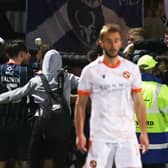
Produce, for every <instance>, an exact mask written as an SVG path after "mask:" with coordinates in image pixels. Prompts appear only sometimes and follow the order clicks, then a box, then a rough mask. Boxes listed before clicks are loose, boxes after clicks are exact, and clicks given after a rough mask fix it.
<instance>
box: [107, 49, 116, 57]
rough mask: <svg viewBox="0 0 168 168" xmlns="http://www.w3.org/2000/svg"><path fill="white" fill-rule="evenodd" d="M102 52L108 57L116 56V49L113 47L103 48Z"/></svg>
mask: <svg viewBox="0 0 168 168" xmlns="http://www.w3.org/2000/svg"><path fill="white" fill-rule="evenodd" d="M104 54H105V55H106V56H107V57H109V58H115V57H117V56H118V50H116V49H113V50H106V49H104Z"/></svg>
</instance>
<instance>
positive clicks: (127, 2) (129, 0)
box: [119, 0, 141, 6]
mask: <svg viewBox="0 0 168 168" xmlns="http://www.w3.org/2000/svg"><path fill="white" fill-rule="evenodd" d="M139 2H141V0H119V3H120V5H121V6H133V5H137V4H138V3H139Z"/></svg>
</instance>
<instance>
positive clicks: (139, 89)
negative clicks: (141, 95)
mask: <svg viewBox="0 0 168 168" xmlns="http://www.w3.org/2000/svg"><path fill="white" fill-rule="evenodd" d="M131 91H132V92H141V91H142V88H133V89H132V90H131Z"/></svg>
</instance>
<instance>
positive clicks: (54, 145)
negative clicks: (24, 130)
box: [29, 119, 69, 168]
mask: <svg viewBox="0 0 168 168" xmlns="http://www.w3.org/2000/svg"><path fill="white" fill-rule="evenodd" d="M48 122H50V121H48ZM53 129H54V128H53ZM45 131H46V130H45ZM68 150H69V144H68V142H61V141H58V140H57V139H55V138H54V137H46V136H45V132H44V125H43V122H42V121H41V120H40V119H36V122H35V124H34V128H33V133H32V139H31V143H30V155H29V165H30V168H37V167H38V168H41V167H42V165H43V161H44V160H50V159H51V160H53V161H54V162H55V165H56V166H55V167H56V168H68V166H67V165H68Z"/></svg>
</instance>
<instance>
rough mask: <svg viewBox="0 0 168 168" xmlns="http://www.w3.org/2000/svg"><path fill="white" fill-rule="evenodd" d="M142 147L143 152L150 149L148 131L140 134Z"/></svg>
mask: <svg viewBox="0 0 168 168" xmlns="http://www.w3.org/2000/svg"><path fill="white" fill-rule="evenodd" d="M139 138H140V139H139V140H140V145H141V146H140V148H141V150H142V154H144V153H145V152H147V151H148V148H149V140H148V134H147V133H144V132H143V133H141V134H140V137H139Z"/></svg>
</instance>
